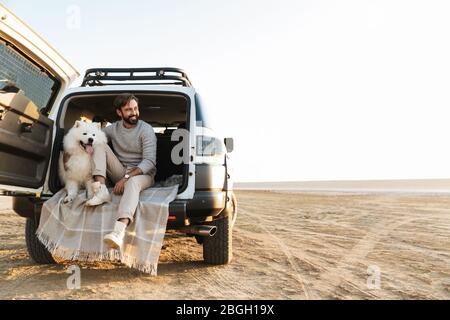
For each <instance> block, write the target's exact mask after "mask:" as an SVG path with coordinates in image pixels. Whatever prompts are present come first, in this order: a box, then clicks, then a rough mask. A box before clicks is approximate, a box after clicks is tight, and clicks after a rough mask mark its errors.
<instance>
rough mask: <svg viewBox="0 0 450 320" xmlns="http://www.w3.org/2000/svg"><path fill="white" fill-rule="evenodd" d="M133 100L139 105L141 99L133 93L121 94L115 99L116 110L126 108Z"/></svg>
mask: <svg viewBox="0 0 450 320" xmlns="http://www.w3.org/2000/svg"><path fill="white" fill-rule="evenodd" d="M131 100H134V101H136V102H137V103H139V99H138V98H137V97H136V96H134V95H132V94H131V93H122V94H119V95H118V96H117V97H116V98H115V99H114V103H113V105H114V108H116V109H119V110H120V109H121V108H122V107H124V106H126V105H127V104H128V103H130V101H131Z"/></svg>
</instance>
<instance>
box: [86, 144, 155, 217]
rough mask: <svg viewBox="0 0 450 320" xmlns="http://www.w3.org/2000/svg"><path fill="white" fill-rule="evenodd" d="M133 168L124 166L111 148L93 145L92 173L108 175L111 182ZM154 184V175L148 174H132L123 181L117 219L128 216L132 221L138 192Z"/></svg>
mask: <svg viewBox="0 0 450 320" xmlns="http://www.w3.org/2000/svg"><path fill="white" fill-rule="evenodd" d="M132 169H134V168H126V167H124V166H123V164H122V163H121V162H120V161H119V159H117V157H116V155H115V154H114V152H113V151H112V150H111V148H110V147H109V146H108V145H107V144H106V145H100V146H95V148H94V153H93V154H92V175H93V176H102V177H105V178H106V177H108V178H110V179H111V181H112V182H113V183H116V182H117V181H119V180H120V179H122V178H123V176H124V175H125V173H127V172H129V171H131V170H132ZM154 184H155V179H154V177H152V176H150V175H148V174H142V175H138V176H134V177H131V178H129V179H128V181H127V182H125V190H124V192H123V195H122V198H121V199H120V203H119V208H118V210H117V219H121V218H128V219H130V220H131V221H133V217H134V213H135V211H136V208H137V205H138V203H139V194H140V193H141V191H142V190H144V189H147V188H149V187H151V186H152V185H154Z"/></svg>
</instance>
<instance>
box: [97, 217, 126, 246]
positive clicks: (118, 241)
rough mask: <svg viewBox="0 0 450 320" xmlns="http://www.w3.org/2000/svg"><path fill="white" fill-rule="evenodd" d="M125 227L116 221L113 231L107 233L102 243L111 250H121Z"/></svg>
mask: <svg viewBox="0 0 450 320" xmlns="http://www.w3.org/2000/svg"><path fill="white" fill-rule="evenodd" d="M126 227H127V225H126V224H125V223H123V222H120V221H116V224H115V225H114V231H113V232H111V233H108V234H107V235H105V236H104V237H103V241H104V242H105V243H106V244H108V245H109V246H110V247H111V248H113V249H117V250H121V249H122V245H123V238H124V237H125V228H126Z"/></svg>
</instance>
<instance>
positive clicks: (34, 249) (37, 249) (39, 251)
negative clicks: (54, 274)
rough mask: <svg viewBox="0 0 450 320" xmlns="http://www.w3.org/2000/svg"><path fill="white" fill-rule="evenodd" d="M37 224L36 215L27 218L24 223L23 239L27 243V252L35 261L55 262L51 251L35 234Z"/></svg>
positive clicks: (40, 262) (41, 262)
mask: <svg viewBox="0 0 450 320" xmlns="http://www.w3.org/2000/svg"><path fill="white" fill-rule="evenodd" d="M38 226H39V218H38V217H30V218H27V222H26V224H25V241H26V243H27V250H28V254H29V255H30V257H31V259H33V260H34V261H35V262H36V263H39V264H55V263H57V262H56V261H55V259H54V258H53V256H52V255H51V253H50V252H49V251H48V250H47V248H46V247H45V246H44V245H43V244H42V242H41V241H40V240H39V239H38V237H37V236H36V230H37V228H38Z"/></svg>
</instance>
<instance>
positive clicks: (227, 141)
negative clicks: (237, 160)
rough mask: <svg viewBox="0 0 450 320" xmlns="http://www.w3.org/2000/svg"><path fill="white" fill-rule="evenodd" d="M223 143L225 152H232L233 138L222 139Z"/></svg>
mask: <svg viewBox="0 0 450 320" xmlns="http://www.w3.org/2000/svg"><path fill="white" fill-rule="evenodd" d="M223 142H224V143H225V147H226V148H227V152H232V151H233V149H234V141H233V138H225V139H223Z"/></svg>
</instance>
